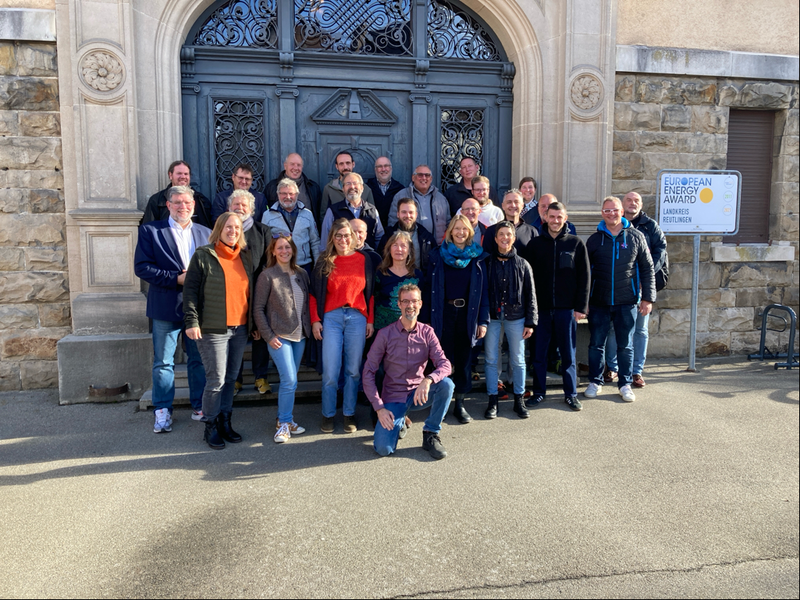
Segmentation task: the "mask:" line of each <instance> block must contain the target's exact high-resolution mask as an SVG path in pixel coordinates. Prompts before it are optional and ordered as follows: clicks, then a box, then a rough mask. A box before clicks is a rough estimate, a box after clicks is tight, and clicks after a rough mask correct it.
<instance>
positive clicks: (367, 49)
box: [294, 0, 412, 56]
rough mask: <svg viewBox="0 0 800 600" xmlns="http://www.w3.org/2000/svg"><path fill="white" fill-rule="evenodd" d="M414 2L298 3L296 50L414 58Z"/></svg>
mask: <svg viewBox="0 0 800 600" xmlns="http://www.w3.org/2000/svg"><path fill="white" fill-rule="evenodd" d="M411 27H412V25H411V0H295V28H294V37H295V48H297V49H298V50H323V51H329V52H340V53H346V54H380V55H392V56H411V54H412V46H411V39H412V34H411Z"/></svg>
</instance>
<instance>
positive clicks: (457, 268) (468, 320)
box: [426, 215, 489, 424]
mask: <svg viewBox="0 0 800 600" xmlns="http://www.w3.org/2000/svg"><path fill="white" fill-rule="evenodd" d="M474 235H475V232H474V230H473V229H472V225H470V223H469V221H468V220H467V218H466V217H465V216H463V215H456V216H455V217H453V220H452V221H450V224H449V225H448V226H447V231H446V233H445V237H444V242H442V245H441V246H440V247H439V248H436V249H434V250H432V251H431V253H430V258H429V262H428V283H427V286H426V287H427V288H428V290H429V292H430V302H429V307H430V323H431V326H432V327H433V329H434V331H435V332H436V335H437V336H438V338H439V342H440V343H441V344H442V350H444V353H445V355H446V356H447V358H448V360H450V363H451V364H452V367H453V371H452V374H451V376H450V377H451V378H452V380H453V383H455V406H454V408H453V416H454V417H455V418H456V419H457V420H458V422H459V423H462V424H466V423H469V422H470V421H472V417H470V416H469V413H468V412H467V411H466V409H465V408H464V396H466V394H468V393H469V392H470V391H471V390H472V377H471V376H470V364H471V358H472V348H473V347H474V346H475V344H476V343H477V342H478V340H479V339H481V338H482V337H483V336H484V335H486V326H487V325H488V324H489V292H488V285H487V279H486V268H485V266H484V264H483V260H484V259H485V258H486V257H487V256H488V254H486V253H485V252H484V251H483V248H481V246H480V245H479V244H477V243H475V242H474V240H473V238H474Z"/></svg>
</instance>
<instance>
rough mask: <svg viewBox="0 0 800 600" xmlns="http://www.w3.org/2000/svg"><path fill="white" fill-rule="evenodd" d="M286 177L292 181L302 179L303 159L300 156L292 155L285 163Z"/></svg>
mask: <svg viewBox="0 0 800 600" xmlns="http://www.w3.org/2000/svg"><path fill="white" fill-rule="evenodd" d="M283 170H284V171H285V172H286V176H287V177H289V178H291V179H300V177H301V176H302V175H303V159H302V158H301V156H300V155H299V154H290V155H289V156H287V157H286V160H285V161H284V163H283Z"/></svg>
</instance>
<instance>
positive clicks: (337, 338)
mask: <svg viewBox="0 0 800 600" xmlns="http://www.w3.org/2000/svg"><path fill="white" fill-rule="evenodd" d="M354 247H355V233H354V232H353V228H352V227H351V226H350V222H349V221H348V220H347V219H337V220H336V221H334V223H333V225H332V226H331V229H330V232H329V234H328V242H327V246H326V247H325V251H324V252H323V253H322V254H321V255H320V257H319V259H318V260H317V264H316V265H315V266H314V272H313V273H312V275H311V296H310V298H309V308H310V312H311V323H312V325H311V327H312V330H313V333H314V337H315V338H316V339H317V340H319V341H321V342H322V355H321V362H322V365H321V369H320V365H317V369H318V370H321V372H322V425H321V427H320V428H321V429H322V431H323V432H325V433H332V432H333V418H334V416H336V391H337V389H338V387H339V373H340V371H341V369H342V360H344V375H345V377H344V404H343V412H344V432H345V433H355V432H356V430H357V429H358V423H357V422H356V398H357V395H358V385H359V383H360V382H361V355H362V353H363V352H364V343H365V342H366V340H367V338H368V337H370V336H371V335H372V332H373V318H374V316H373V310H372V309H373V302H372V285H373V279H374V275H373V274H374V272H375V270H374V267H373V265H372V261H371V260H370V258H369V256H367V254H365V253H363V252H361V251H359V250H354Z"/></svg>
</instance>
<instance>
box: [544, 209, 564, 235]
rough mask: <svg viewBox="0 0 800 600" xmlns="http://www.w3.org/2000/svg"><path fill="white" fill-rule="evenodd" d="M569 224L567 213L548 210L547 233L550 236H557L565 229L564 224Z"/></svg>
mask: <svg viewBox="0 0 800 600" xmlns="http://www.w3.org/2000/svg"><path fill="white" fill-rule="evenodd" d="M566 222H567V213H566V211H563V210H548V211H547V231H549V232H550V235H552V236H554V237H555V236H556V235H558V234H559V233H560V232H561V230H562V229H563V228H564V223H566Z"/></svg>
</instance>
